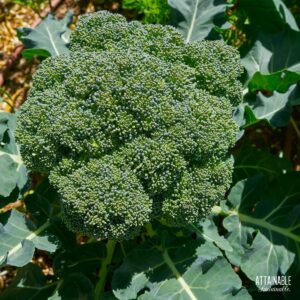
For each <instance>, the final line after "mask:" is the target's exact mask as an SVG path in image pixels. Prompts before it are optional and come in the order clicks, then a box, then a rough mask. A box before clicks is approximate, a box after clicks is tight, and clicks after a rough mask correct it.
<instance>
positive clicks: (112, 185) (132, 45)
mask: <svg viewBox="0 0 300 300" xmlns="http://www.w3.org/2000/svg"><path fill="white" fill-rule="evenodd" d="M241 72H242V67H241V64H240V61H239V54H238V52H237V51H236V50H234V49H233V48H231V47H230V46H227V45H226V44H224V43H223V42H221V41H200V42H194V43H190V44H185V42H184V38H183V37H182V36H181V35H180V34H179V33H178V32H177V31H176V30H175V29H174V28H173V27H171V26H161V25H142V24H141V23H139V22H136V21H134V22H130V23H128V22H127V21H126V20H125V18H124V17H122V16H121V15H117V14H111V13H108V12H98V13H93V14H87V15H84V16H81V17H80V18H79V20H78V23H77V27H76V28H75V30H74V31H73V33H72V35H71V43H70V51H69V52H68V53H67V54H63V55H61V56H58V57H55V58H47V59H46V60H44V61H43V62H42V63H41V65H40V67H39V70H38V71H37V72H36V74H35V75H34V78H33V86H32V88H31V90H30V93H29V96H28V99H27V101H26V102H25V104H24V105H23V106H22V108H21V109H20V111H19V117H18V128H17V131H16V136H17V139H18V141H19V143H20V144H21V152H22V155H23V158H24V161H25V163H26V165H27V166H28V168H30V169H31V170H33V171H38V172H42V173H47V174H49V178H50V182H51V183H52V184H53V185H54V187H56V189H57V190H58V192H59V194H60V195H61V203H62V210H63V215H64V220H65V223H66V224H67V226H68V227H69V228H70V229H71V230H73V231H76V232H82V233H84V234H87V235H89V236H93V237H96V238H110V239H114V240H122V239H128V238H131V237H133V236H134V235H136V234H138V232H139V230H140V228H141V227H142V226H143V225H144V224H146V223H148V222H151V220H153V219H159V220H163V221H164V222H166V223H168V224H170V225H172V226H183V225H185V224H187V223H191V222H195V221H197V220H199V218H202V217H205V216H206V215H207V214H208V213H209V212H210V210H211V208H212V206H213V205H215V204H216V203H218V201H219V200H220V199H222V197H223V196H224V193H225V192H226V189H228V187H229V185H230V183H231V174H232V160H231V156H230V148H231V147H232V146H233V145H234V143H235V139H236V136H237V132H238V127H237V125H236V124H235V122H234V121H233V119H232V113H233V109H234V107H235V106H236V105H237V104H238V103H240V101H241V97H242V93H241V84H240V83H239V81H238V80H237V78H238V77H239V76H240V74H241Z"/></svg>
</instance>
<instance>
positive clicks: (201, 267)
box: [112, 234, 250, 300]
mask: <svg viewBox="0 0 300 300" xmlns="http://www.w3.org/2000/svg"><path fill="white" fill-rule="evenodd" d="M160 236H164V235H163V234H162V235H161V234H160ZM112 285H113V289H114V294H115V296H116V297H117V298H118V299H122V300H126V299H136V298H137V297H138V298H137V299H143V300H145V299H157V300H158V299H169V298H172V299H174V300H175V299H187V300H188V299H189V300H190V299H193V300H196V299H200V298H204V299H250V296H249V294H248V293H247V292H246V290H244V289H243V288H242V283H241V280H240V279H239V277H238V276H237V275H236V274H235V273H234V271H233V270H232V268H231V266H230V264H229V263H228V262H227V261H226V260H225V259H224V258H223V256H222V253H221V252H220V250H219V249H218V248H217V247H216V246H214V245H213V244H212V243H210V242H206V243H205V244H201V242H200V241H191V240H190V239H184V238H182V239H181V238H176V239H175V240H171V239H170V236H168V237H167V238H163V242H162V243H160V242H159V239H157V238H153V239H152V240H150V241H148V242H146V243H144V244H143V245H142V246H141V247H139V248H136V249H134V250H133V251H132V252H131V253H129V255H128V256H126V257H125V259H124V263H123V265H122V266H121V267H120V268H119V269H117V270H116V272H115V273H114V277H113V282H112ZM208 286H209V287H210V288H207V287H208ZM142 292H143V293H142ZM138 295H139V296H138Z"/></svg>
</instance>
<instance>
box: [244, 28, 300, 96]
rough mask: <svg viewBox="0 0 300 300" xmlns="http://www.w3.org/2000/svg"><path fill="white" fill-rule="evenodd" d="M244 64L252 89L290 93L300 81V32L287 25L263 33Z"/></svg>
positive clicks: (245, 58)
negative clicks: (293, 85) (272, 32)
mask: <svg viewBox="0 0 300 300" xmlns="http://www.w3.org/2000/svg"><path fill="white" fill-rule="evenodd" d="M242 63H243V65H244V67H245V68H246V71H247V74H248V82H247V84H248V86H249V89H250V90H251V91H254V90H269V91H275V90H276V91H280V92H286V91H287V90H288V88H289V86H290V85H292V84H295V83H297V82H299V76H300V31H294V30H291V29H289V28H285V29H284V30H282V31H280V32H278V33H275V34H270V33H260V34H259V35H258V37H257V40H256V42H255V43H254V45H253V47H252V49H251V50H250V51H249V52H248V53H247V55H246V56H245V57H244V58H243V59H242Z"/></svg>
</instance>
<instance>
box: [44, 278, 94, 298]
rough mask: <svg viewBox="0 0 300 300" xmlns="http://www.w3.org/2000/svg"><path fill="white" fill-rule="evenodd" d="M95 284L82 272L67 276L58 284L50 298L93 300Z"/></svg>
mask: <svg viewBox="0 0 300 300" xmlns="http://www.w3.org/2000/svg"><path fill="white" fill-rule="evenodd" d="M93 296H94V286H93V284H92V283H91V281H90V280H89V279H88V278H87V277H86V276H84V275H83V274H80V273H72V274H69V275H67V276H65V277H64V278H63V279H62V280H61V281H60V282H59V284H58V285H57V287H56V290H55V293H54V294H53V295H52V296H51V297H49V298H48V300H68V299H70V300H71V299H74V300H75V299H80V300H93V299H94V297H93Z"/></svg>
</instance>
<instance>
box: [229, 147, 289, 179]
mask: <svg viewBox="0 0 300 300" xmlns="http://www.w3.org/2000/svg"><path fill="white" fill-rule="evenodd" d="M234 158H235V159H234V174H233V175H234V176H233V177H234V181H235V182H237V181H239V180H242V179H244V178H247V177H251V176H254V175H256V174H257V173H263V174H265V175H267V176H269V177H270V178H273V177H276V176H277V175H280V174H283V173H286V172H288V171H292V164H291V162H290V161H288V160H287V159H285V158H284V157H282V156H278V155H273V154H271V153H270V152H269V151H268V150H267V149H258V148H254V147H251V146H244V147H241V148H240V149H239V150H238V151H237V152H236V153H235V155H234Z"/></svg>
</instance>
